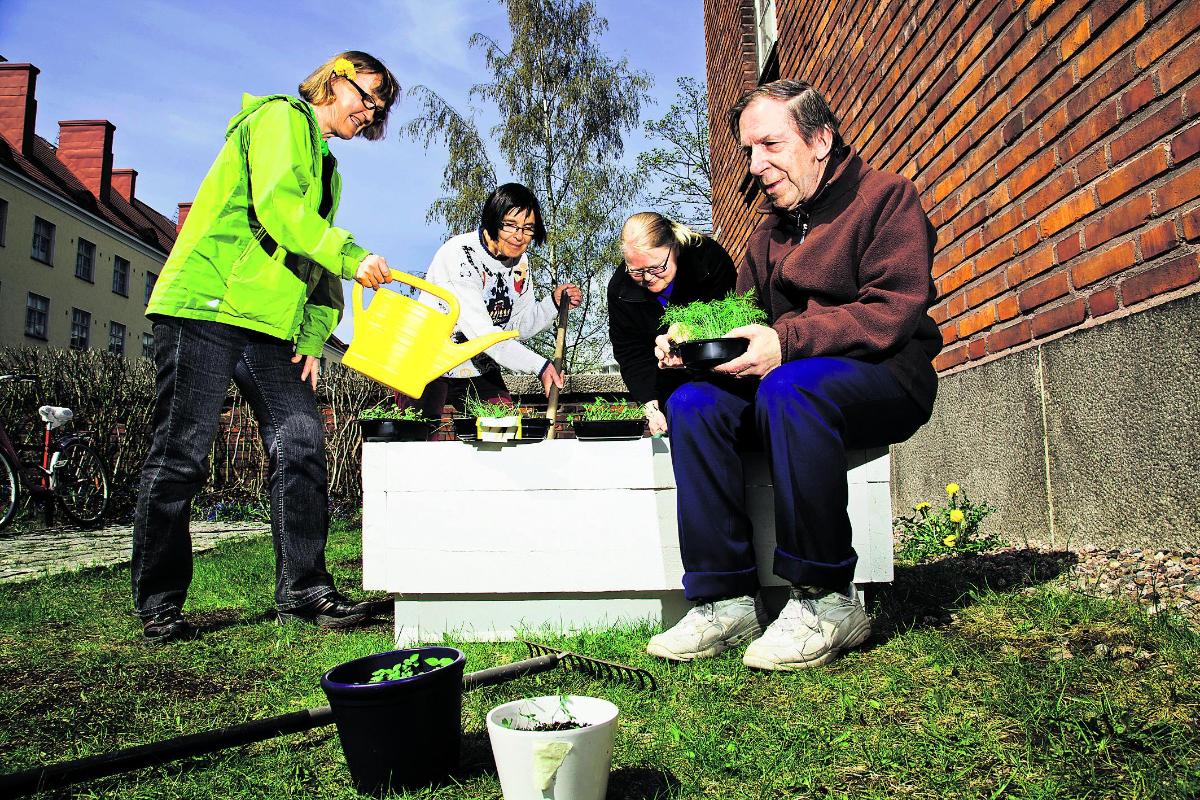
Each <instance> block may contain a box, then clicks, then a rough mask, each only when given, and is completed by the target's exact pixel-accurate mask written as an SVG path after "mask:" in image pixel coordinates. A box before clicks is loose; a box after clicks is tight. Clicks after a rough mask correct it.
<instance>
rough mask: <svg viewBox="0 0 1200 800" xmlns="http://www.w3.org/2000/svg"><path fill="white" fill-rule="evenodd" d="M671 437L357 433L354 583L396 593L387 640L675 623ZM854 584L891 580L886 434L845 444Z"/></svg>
mask: <svg viewBox="0 0 1200 800" xmlns="http://www.w3.org/2000/svg"><path fill="white" fill-rule="evenodd" d="M668 446H669V445H668V442H667V441H666V440H659V439H641V440H637V441H616V442H581V441H576V440H573V439H566V440H556V441H547V442H538V443H532V442H531V443H524V444H486V445H473V444H464V443H461V442H397V443H374V442H372V443H366V444H364V445H363V586H364V588H366V589H383V590H386V591H388V592H391V593H392V594H393V595H394V596H395V610H396V642H397V644H398V645H407V644H410V643H414V642H428V641H436V640H439V639H441V637H442V634H443V633H447V632H449V633H452V634H453V635H454V636H455V637H456V638H459V639H463V640H471V639H474V640H493V639H509V638H512V637H513V636H514V633H515V632H516V631H520V630H537V629H541V628H545V627H550V628H552V629H554V630H556V631H559V630H564V631H565V630H576V629H580V628H585V627H607V626H611V625H613V624H615V623H618V622H623V621H629V620H642V619H651V620H652V621H654V622H656V623H663V624H672V623H674V622H675V620H677V619H678V618H679V617H680V616H682V615H683V613H685V611H686V609H687V608H688V607H689V605H690V604H688V603H687V602H686V601H685V600H684V599H683V590H682V588H681V577H682V575H683V566H682V564H681V563H680V559H679V541H678V534H677V525H676V516H675V479H674V475H673V472H672V470H671V456H670V452H669V450H668ZM851 456H852V461H851V469H850V472H849V474H848V477H849V482H850V502H849V513H850V521H851V524H852V526H853V529H854V547H855V550H857V552H858V556H859V561H858V567H857V570H856V572H855V576H854V579H855V582H856V583H859V584H865V583H886V582H890V581H891V580H892V532H891V498H890V494H889V474H888V469H889V462H888V451H887V449H886V448H884V449H880V450H871V451H860V452H856V453H852V454H851ZM745 461H746V470H745V476H746V492H747V501H748V506H749V508H750V515H751V520H752V522H753V524H754V530H755V544H756V548H755V549H756V551H757V560H758V568H759V579H760V581H761V582H762V583H763V585H764V586H770V585H783V584H785V581H783V580H782V579H780V578H778V577H776V576H775V575H773V574H772V573H771V562H772V553H773V550H774V547H775V528H774V521H773V517H774V513H773V509H772V499H771V486H770V474H769V473H768V471H767V469H766V464H765V462H764V460H763V457H762V456H761V455H759V454H752V455H748V456H747V457H746V459H745Z"/></svg>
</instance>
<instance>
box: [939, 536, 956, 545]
mask: <svg viewBox="0 0 1200 800" xmlns="http://www.w3.org/2000/svg"><path fill="white" fill-rule="evenodd" d="M957 541H958V537H957V536H955V535H954V534H953V533H952V534H950V535H949V536H947V537H946V538H945V539H942V544H944V545H946V547H954V543H955V542H957Z"/></svg>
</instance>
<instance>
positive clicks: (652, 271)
mask: <svg viewBox="0 0 1200 800" xmlns="http://www.w3.org/2000/svg"><path fill="white" fill-rule="evenodd" d="M670 260H671V251H670V250H667V257H666V258H665V259H663V263H661V264H659V265H658V266H657V267H646V268H645V269H630V268H629V265H628V264H626V265H625V274H626V275H628V276H629V277H631V278H641V277H643V276H645V275H653V276H654V277H656V278H657V277H658V276H659V275H662V274H663V273H664V272H666V271H667V264H668V263H669V262H670Z"/></svg>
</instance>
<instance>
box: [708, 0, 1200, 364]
mask: <svg viewBox="0 0 1200 800" xmlns="http://www.w3.org/2000/svg"><path fill="white" fill-rule="evenodd" d="M748 4H749V3H748V2H747V0H706V2H705V33H706V36H707V39H708V80H709V102H710V109H711V113H712V117H713V120H712V157H713V194H714V214H713V216H714V220H713V222H714V226H716V227H719V228H720V229H721V231H722V234H721V241H722V243H723V244H725V246H726V247H727V248H728V249H729V250H730V251H731V253H734V254H735V255H736V256H739V257H740V254H741V251H742V248H743V247H744V243H745V239H746V237H747V236H748V234H749V231H750V228H751V227H752V225H753V222H754V220H753V219H752V215H751V214H750V213H749V210H748V208H747V200H746V198H745V197H744V196H743V193H742V192H741V191H739V189H738V187H739V185H740V184H741V181H742V180H743V178H744V175H745V165H744V161H742V160H741V159H740V158H738V157H737V156H736V153H735V152H734V149H733V148H734V143H733V141H732V137H731V136H730V134H729V131H728V127H727V126H726V124H725V121H724V114H725V112H726V110H727V109H728V108H729V105H731V103H732V102H733V101H732V100H731V99H729V98H731V97H732V98H736V96H737V94H738V92H739V91H740V90H741V89H742V88H743V87H746V86H748V85H752V84H753V82H754V81H755V80H756V77H749V78H748V77H747V69H748V70H749V71H750V72H753V70H754V66H753V44H752V43H753V36H752V32H751V29H750V28H749V27H748V25H746V20H744V16H745V14H744V11H745V6H746V5H748ZM777 7H778V27H779V45H778V52H779V65H780V75H781V76H782V77H791V78H801V79H804V80H807V81H809V82H810V83H813V84H814V85H815V86H817V88H819V89H820V90H821V91H822V92H823V93H824V94H825V95H826V96H827V97H828V98H829V100H830V103H831V105H832V106H833V108H834V110H835V111H836V112H837V114H838V115H839V117H840V118H841V119H842V132H843V135H844V136H845V138H846V140H847V141H849V142H850V143H852V144H853V145H854V146H855V147H856V148H858V150H859V151H860V153H861V154H862V155H863V157H864V158H865V159H866V160H867V162H868V163H870V164H872V165H873V166H876V167H879V168H881V169H887V170H891V171H894V172H899V173H901V174H903V175H906V176H907V177H909V178H911V179H912V180H913V181H914V183H916V185H917V188H918V190H919V191H920V192H921V197H922V201H923V203H924V206H925V209H926V211H927V212H928V213H929V216H930V219H931V220H932V221H933V224H934V225H935V226H936V227H937V230H938V241H937V251H936V255H935V258H934V265H933V274H934V277H935V279H936V282H937V287H938V293H939V298H938V303H937V305H936V306H935V307H934V309H933V312H932V313H933V317H934V319H935V320H936V321H937V323H938V325H939V326H941V329H942V336H943V340H944V341H945V343H946V348H945V350H944V351H943V352H942V354H941V355H940V356H939V358H938V360H937V362H936V365H937V366H938V368H939V369H940V370H943V371H944V370H947V369H950V368H954V367H958V366H960V365H963V364H969V363H970V362H971V361H976V360H978V359H982V358H985V357H988V356H992V355H995V354H998V353H1003V352H1004V351H1006V350H1009V349H1011V348H1013V347H1017V346H1020V345H1022V344H1024V343H1026V342H1029V341H1031V340H1036V339H1039V338H1042V337H1046V336H1051V335H1055V334H1058V333H1060V332H1062V331H1067V330H1070V329H1072V328H1075V327H1078V326H1080V325H1083V324H1086V323H1087V322H1088V321H1089V320H1092V319H1101V320H1102V319H1103V318H1105V317H1110V316H1111V315H1114V314H1122V313H1126V312H1125V309H1133V310H1137V309H1138V308H1139V307H1141V306H1143V305H1150V304H1152V303H1153V302H1154V301H1155V299H1156V298H1159V299H1161V298H1162V297H1163V296H1166V295H1168V293H1171V294H1170V296H1174V295H1179V294H1189V293H1192V292H1194V291H1196V290H1198V289H1200V271H1198V267H1197V246H1196V242H1197V241H1198V240H1200V207H1198V203H1197V198H1200V161H1197V160H1196V159H1195V155H1196V152H1197V150H1200V126H1198V125H1197V124H1196V120H1197V116H1198V110H1200V78H1198V73H1200V2H1196V0H1175V1H1174V2H1171V1H1170V0H1132V1H1131V2H1116V1H1114V0H1107V1H1105V0H1100V1H1095V0H1093V1H1092V2H1088V1H1087V0H1062V1H1061V2H1053V1H1052V0H1031V1H1030V2H1020V0H1001V1H1000V2H996V0H982V1H981V2H975V3H967V2H955V3H951V2H944V1H943V0H915V2H912V1H909V2H899V0H893V1H892V2H881V3H878V4H876V3H868V2H865V0H842V1H841V2H821V3H818V2H812V0H777ZM747 36H749V37H750V38H749V39H746V37H747ZM747 41H748V42H749V43H750V44H749V48H748V55H747V47H746V45H745V44H744V43H745V42H747ZM754 202H755V203H757V202H759V201H758V199H757V198H755V200H754Z"/></svg>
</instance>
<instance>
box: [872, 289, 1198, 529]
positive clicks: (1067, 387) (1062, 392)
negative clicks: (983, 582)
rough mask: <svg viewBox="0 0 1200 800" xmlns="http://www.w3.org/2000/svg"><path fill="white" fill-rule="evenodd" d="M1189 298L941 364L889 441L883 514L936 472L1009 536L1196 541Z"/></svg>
mask: <svg viewBox="0 0 1200 800" xmlns="http://www.w3.org/2000/svg"><path fill="white" fill-rule="evenodd" d="M1197 341H1200V296H1198V295H1195V294H1193V295H1191V296H1188V297H1183V298H1181V299H1177V300H1173V301H1170V302H1166V303H1163V304H1161V305H1158V306H1155V307H1153V308H1150V309H1148V310H1146V311H1142V312H1140V313H1137V314H1133V315H1131V316H1127V317H1124V318H1120V319H1115V320H1113V321H1111V322H1107V323H1105V324H1103V325H1097V326H1094V327H1091V328H1085V329H1082V330H1078V331H1075V332H1073V333H1071V334H1069V335H1067V336H1064V337H1062V338H1059V339H1056V340H1053V341H1048V342H1045V343H1042V344H1038V345H1036V346H1034V347H1031V348H1027V349H1024V350H1020V351H1018V352H1015V353H1012V354H1011V355H1006V356H1004V357H1002V358H999V359H997V360H994V361H990V362H987V363H984V364H981V365H979V366H977V367H974V368H972V369H968V370H964V371H960V372H955V373H952V374H949V375H944V376H943V377H942V379H941V385H940V389H939V396H938V402H937V406H936V408H935V409H934V415H933V419H931V420H930V422H929V424H927V425H926V426H925V427H924V428H922V429H921V430H920V431H919V432H918V433H917V434H916V436H914V437H913V438H912V439H911V440H909V441H908V442H906V443H904V444H902V445H899V446H897V447H895V448H894V449H893V457H892V502H893V507H894V508H895V509H896V510H897V512H899V511H902V510H903V509H905V508H910V507H911V506H912V505H913V503H915V502H917V501H919V500H922V499H927V500H936V499H939V498H941V497H944V493H943V492H944V488H943V487H944V486H945V484H946V483H947V482H949V481H957V482H958V483H960V484H962V486H963V488H964V489H965V490H966V491H967V492H968V494H969V496H970V497H971V498H972V499H974V500H986V501H987V502H989V503H991V504H992V505H994V506H996V507H997V509H998V512H997V513H996V514H995V515H994V516H993V517H992V518H990V519H989V522H988V523H987V524H989V525H993V526H995V528H994V529H995V530H997V531H998V532H1000V533H1001V534H1002V535H1003V536H1004V537H1006V538H1007V539H1008V540H1009V541H1010V542H1013V543H1023V542H1026V541H1031V542H1041V543H1048V544H1053V545H1056V546H1059V547H1079V546H1081V545H1085V544H1096V545H1100V546H1110V547H1129V546H1140V547H1143V548H1149V549H1155V548H1171V549H1177V550H1191V551H1195V550H1197V549H1200V458H1198V457H1197V450H1200V351H1198V349H1197V346H1196V342H1197Z"/></svg>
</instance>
